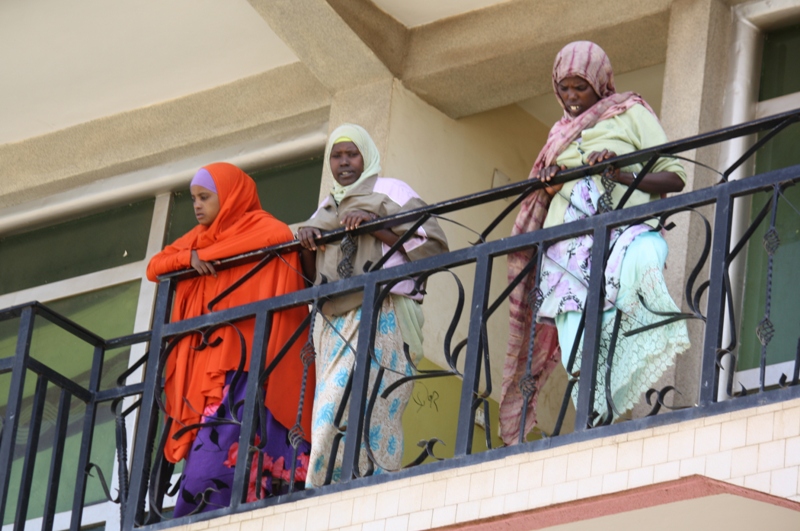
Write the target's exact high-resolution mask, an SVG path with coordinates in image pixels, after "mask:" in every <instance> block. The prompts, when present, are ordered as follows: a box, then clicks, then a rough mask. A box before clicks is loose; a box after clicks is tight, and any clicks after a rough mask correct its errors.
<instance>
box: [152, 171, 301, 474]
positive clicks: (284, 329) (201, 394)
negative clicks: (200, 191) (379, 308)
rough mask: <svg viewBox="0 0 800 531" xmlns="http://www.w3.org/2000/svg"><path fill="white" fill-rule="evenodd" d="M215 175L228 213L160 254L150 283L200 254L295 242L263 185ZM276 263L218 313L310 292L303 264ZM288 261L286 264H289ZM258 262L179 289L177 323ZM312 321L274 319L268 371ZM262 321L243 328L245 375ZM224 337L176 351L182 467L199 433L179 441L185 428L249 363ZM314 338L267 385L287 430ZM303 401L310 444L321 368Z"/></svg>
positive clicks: (174, 442)
mask: <svg viewBox="0 0 800 531" xmlns="http://www.w3.org/2000/svg"><path fill="white" fill-rule="evenodd" d="M205 169H206V170H207V171H208V172H209V173H210V174H211V176H212V177H213V179H214V183H215V184H216V187H217V194H218V195H219V202H220V211H219V214H218V215H217V217H216V219H215V220H214V222H213V223H212V224H211V225H210V226H208V227H205V226H203V225H198V226H196V227H195V228H193V229H192V230H190V231H189V232H188V233H186V234H185V235H183V236H182V237H180V238H178V239H177V240H176V241H175V242H174V243H172V244H171V245H168V246H167V247H166V248H165V249H164V250H163V251H161V252H160V253H158V254H157V255H155V256H154V257H153V258H152V259H151V260H150V264H149V265H148V266H147V277H148V278H149V279H150V280H152V281H156V280H157V277H158V275H163V274H165V273H169V272H172V271H179V270H182V269H188V268H189V267H190V262H191V252H192V250H195V251H197V255H198V257H199V258H200V259H201V260H204V261H213V260H218V259H221V258H228V257H231V256H235V255H237V254H242V253H245V252H248V251H253V250H256V249H261V248H264V247H269V246H271V245H276V244H279V243H283V242H286V241H290V240H292V238H293V236H292V232H291V230H289V227H287V226H286V224H285V223H283V222H281V221H278V220H277V219H275V218H274V217H272V216H271V215H270V214H268V213H267V212H265V211H264V210H262V209H261V203H260V201H259V200H258V194H257V190H256V184H255V182H254V181H253V179H251V178H250V176H248V175H247V174H246V173H244V172H243V171H242V170H240V169H239V168H237V167H236V166H233V165H232V164H226V163H216V164H210V165H208V166H205ZM282 258H283V260H281V259H280V258H276V259H273V260H272V261H271V262H270V263H269V264H267V265H266V266H265V267H264V268H263V269H261V271H259V272H258V273H257V274H256V275H254V276H253V277H252V278H250V279H248V280H247V281H246V282H245V283H244V284H243V285H241V286H240V287H239V288H238V289H236V290H235V291H234V292H233V293H231V294H230V295H228V296H227V297H225V298H224V299H222V301H220V302H219V303H218V304H217V305H216V306H215V307H214V310H215V311H217V310H224V309H227V308H232V307H235V306H241V305H243V304H247V303H250V302H254V301H257V300H263V299H267V298H270V297H276V296H279V295H283V294H285V293H290V292H292V291H296V290H300V289H303V288H304V287H305V284H304V283H303V279H302V277H301V276H300V274H299V271H300V270H301V268H300V258H299V256H298V254H297V253H288V254H284V255H283V257H282ZM284 260H285V261H284ZM252 267H253V264H247V265H242V266H237V267H232V268H230V269H226V270H224V271H218V272H217V276H216V277H214V276H211V275H205V276H200V277H197V278H192V279H188V280H182V281H180V282H179V283H178V286H177V288H176V290H175V298H174V305H173V309H172V321H173V322H175V321H181V320H184V319H189V318H191V317H197V316H199V315H203V314H206V313H209V311H208V303H209V301H211V300H212V299H213V298H214V297H216V296H217V295H218V294H219V293H221V292H222V291H224V290H225V289H226V288H227V287H228V286H230V285H231V284H233V283H234V282H235V281H236V280H238V279H239V278H241V277H242V276H243V275H244V274H245V273H246V272H247V271H249V270H250V269H251V268H252ZM307 315H308V310H307V309H306V307H305V306H302V307H298V308H292V309H289V310H284V311H282V312H279V313H276V314H273V317H272V330H271V332H270V335H269V344H268V346H267V358H266V365H268V364H269V363H270V361H271V360H272V359H273V358H274V357H275V355H276V354H277V353H278V352H279V351H280V349H281V348H282V347H283V345H284V344H285V343H286V342H287V340H288V339H289V338H290V337H291V335H292V334H293V333H294V332H295V331H296V330H297V328H298V326H300V324H301V322H302V321H303V319H304V318H305V317H306V316H307ZM254 324H255V321H254V319H247V320H245V321H239V322H237V323H236V327H237V328H238V329H239V331H240V332H241V333H242V335H243V336H244V338H245V342H246V345H247V347H246V359H245V361H244V363H245V365H244V368H245V371H246V370H247V369H248V367H249V366H250V350H251V348H252V340H253V328H254ZM216 338H221V341H220V343H219V344H218V345H217V346H214V347H210V346H209V347H206V348H205V349H203V350H195V348H194V347H195V346H197V345H198V344H199V342H200V340H199V335H196V334H195V335H192V336H189V337H187V338H185V339H183V340H181V341H180V342H179V343H178V345H177V346H176V347H175V348H174V349H173V351H172V352H171V354H170V356H169V359H168V360H167V365H166V373H165V376H166V379H165V384H164V393H165V396H166V409H167V414H168V415H169V416H170V417H172V418H173V423H172V427H171V429H170V437H169V438H168V439H167V444H166V447H165V448H164V455H165V457H166V458H167V460H169V461H170V462H172V463H177V462H178V461H180V460H181V459H182V458H183V457H185V456H186V454H187V453H188V451H189V447H190V446H191V443H192V441H193V440H194V436H195V433H194V432H187V433H185V434H183V435H182V436H181V437H179V438H178V439H175V438H173V436H174V434H175V433H176V432H177V431H178V430H180V429H181V428H182V427H183V426H188V425H191V424H197V423H199V422H201V420H202V412H203V411H204V409H205V408H206V406H207V405H210V404H214V403H218V402H219V401H220V400H221V399H222V394H223V387H224V385H225V375H226V373H227V372H228V371H233V370H236V369H237V367H238V366H239V364H240V362H241V349H240V342H239V337H238V334H237V333H236V332H235V331H234V330H233V329H232V328H231V327H230V326H224V327H222V328H219V329H218V330H217V331H216V332H215V333H214V334H213V336H212V341H213V340H214V339H216ZM305 339H306V334H303V335H302V336H301V337H300V339H299V340H298V341H297V342H296V343H295V344H294V345H293V347H292V348H291V349H290V350H289V352H287V354H286V355H285V357H284V358H283V360H282V361H281V363H280V364H279V365H278V367H277V368H276V369H275V370H274V371H273V372H272V374H271V375H270V377H269V379H268V381H267V382H266V385H265V387H266V400H265V404H266V406H267V408H268V409H269V410H270V412H272V414H273V416H274V417H275V418H276V419H277V420H278V422H280V423H281V424H283V426H285V427H286V428H287V429H291V427H292V426H294V424H295V421H296V417H297V406H298V403H299V399H300V390H301V381H302V375H303V365H302V363H301V361H300V349H301V348H302V346H303V344H304V343H305ZM307 378H308V379H307V382H306V390H305V397H304V401H303V415H302V422H301V425H302V428H303V432H304V434H305V439H306V440H309V437H310V434H311V408H312V402H313V398H314V396H313V392H314V387H315V370H314V367H313V365H312V366H311V367H309V370H308V377H307Z"/></svg>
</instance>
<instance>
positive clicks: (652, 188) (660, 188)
mask: <svg viewBox="0 0 800 531" xmlns="http://www.w3.org/2000/svg"><path fill="white" fill-rule="evenodd" d="M634 179H635V176H634V174H633V173H630V172H627V171H621V172H619V177H618V178H617V179H616V181H617V182H618V183H621V184H624V185H626V186H630V185H631V184H632V183H633V181H634ZM683 186H684V183H683V179H681V178H680V177H679V176H678V174H677V173H674V172H671V171H662V172H658V173H648V174H647V175H645V176H644V179H642V182H640V183H639V186H638V188H637V189H638V190H641V191H642V192H645V193H648V194H668V193H672V192H680V191H681V190H683Z"/></svg>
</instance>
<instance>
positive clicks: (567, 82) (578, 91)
mask: <svg viewBox="0 0 800 531" xmlns="http://www.w3.org/2000/svg"><path fill="white" fill-rule="evenodd" d="M556 90H557V91H558V96H559V97H560V98H561V101H563V102H564V106H565V107H566V108H567V112H568V113H569V115H570V116H572V117H573V118H577V117H578V116H580V115H581V114H583V113H584V112H586V111H587V110H589V108H591V106H592V105H594V104H595V103H597V102H598V101H600V98H599V97H598V95H597V94H595V92H594V89H593V88H592V86H591V85H590V84H589V82H588V81H586V80H585V79H583V78H582V77H578V76H570V77H565V78H564V79H562V80H561V81H559V82H558V83H557V84H556Z"/></svg>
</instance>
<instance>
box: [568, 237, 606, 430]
mask: <svg viewBox="0 0 800 531" xmlns="http://www.w3.org/2000/svg"><path fill="white" fill-rule="evenodd" d="M607 247H608V227H607V226H605V225H602V226H600V227H597V228H595V230H594V242H593V243H592V274H591V277H590V279H589V290H588V294H587V297H586V327H585V330H584V336H583V351H582V353H581V375H580V380H579V383H578V406H577V410H576V412H575V431H576V432H579V431H584V430H586V429H587V428H588V427H589V422H590V420H591V419H590V414H591V412H592V410H593V406H594V388H595V382H597V358H598V356H597V350H598V348H599V347H600V332H601V330H602V327H603V307H604V306H605V296H604V291H605V290H604V289H603V284H604V280H605V269H606V248H607ZM580 339H581V338H580V337H576V338H575V342H576V343H579V342H580ZM609 414H611V412H610V411H609Z"/></svg>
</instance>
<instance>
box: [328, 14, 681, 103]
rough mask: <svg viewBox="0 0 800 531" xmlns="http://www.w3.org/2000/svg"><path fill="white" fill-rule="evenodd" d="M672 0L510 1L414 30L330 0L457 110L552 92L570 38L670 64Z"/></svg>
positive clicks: (398, 69)
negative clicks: (557, 62)
mask: <svg viewBox="0 0 800 531" xmlns="http://www.w3.org/2000/svg"><path fill="white" fill-rule="evenodd" d="M671 3H672V0H574V1H570V2H563V1H562V0H512V1H510V2H504V3H500V4H497V5H494V6H491V7H488V8H485V9H480V10H476V11H471V12H469V13H466V14H464V15H460V16H456V17H451V18H446V19H442V20H439V21H436V22H434V23H431V24H427V25H424V26H419V27H415V28H411V29H408V28H405V26H403V25H402V24H400V23H399V22H397V21H396V20H395V19H394V18H392V17H391V16H390V15H388V14H386V13H384V12H383V11H381V10H380V9H379V8H378V7H376V6H375V5H374V4H372V3H369V2H363V3H361V2H359V3H358V5H353V2H348V1H347V0H328V4H330V5H331V6H332V7H333V8H334V9H335V10H336V11H337V13H339V15H340V16H341V19H342V20H343V21H344V22H346V23H347V24H348V25H349V27H350V28H351V29H352V31H353V32H354V33H355V34H356V35H358V37H359V38H360V39H361V40H362V41H363V42H364V43H365V44H366V45H367V46H369V47H370V48H371V49H372V50H373V52H374V53H375V55H376V56H377V57H378V58H380V60H381V61H382V62H383V63H384V64H385V65H386V66H387V68H388V69H389V70H390V71H391V72H392V73H393V74H394V75H395V76H396V77H398V78H399V79H401V80H402V81H403V84H404V85H405V86H406V87H407V88H408V89H410V90H411V91H413V92H414V93H416V94H417V95H418V96H419V97H421V98H422V99H423V100H425V101H426V102H428V103H430V104H431V105H433V106H435V107H436V108H438V109H439V110H441V111H442V112H444V113H446V114H447V115H449V116H450V117H453V118H459V117H462V116H467V115H471V114H475V113H477V112H482V111H486V110H489V109H493V108H497V107H501V106H503V105H508V104H511V103H516V102H518V101H522V100H525V99H528V98H531V97H534V96H537V95H540V94H543V93H545V92H549V91H550V90H551V84H550V71H551V68H552V64H553V58H554V57H555V54H556V53H557V52H558V50H559V49H560V48H561V47H562V46H564V45H565V44H567V43H568V42H571V41H573V40H593V41H595V42H597V43H599V44H600V45H601V46H603V48H604V49H605V50H606V51H607V52H608V53H609V55H610V56H611V60H612V63H613V64H614V68H615V71H616V72H618V73H624V72H628V71H631V70H636V69H639V68H644V67H647V66H652V65H654V64H658V63H663V62H664V60H665V57H666V43H667V32H668V27H669V8H670V5H671ZM557 21H558V22H559V23H556V22H557ZM565 21H567V23H566V24H565Z"/></svg>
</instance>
